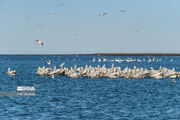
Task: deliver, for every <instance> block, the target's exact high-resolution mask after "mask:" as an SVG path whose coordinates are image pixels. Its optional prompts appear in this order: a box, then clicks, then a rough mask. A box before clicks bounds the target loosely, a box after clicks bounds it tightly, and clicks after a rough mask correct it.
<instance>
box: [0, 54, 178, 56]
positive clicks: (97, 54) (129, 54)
mask: <svg viewBox="0 0 180 120" xmlns="http://www.w3.org/2000/svg"><path fill="white" fill-rule="evenodd" d="M6 55H7V56H8V55H12V56H13V55H14V56H15V55H17V56H21V55H22V56H29V55H32V56H38V55H47V56H48V55H55V56H56V55H60V56H63V55H65V56H66V55H73V56H76V55H78V56H88V55H104V56H180V53H73V54H70V53H68V54H57V53H55V54H52V53H47V54H21V53H18V54H0V56H6Z"/></svg>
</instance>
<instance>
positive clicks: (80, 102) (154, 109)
mask: <svg viewBox="0 0 180 120" xmlns="http://www.w3.org/2000/svg"><path fill="white" fill-rule="evenodd" d="M48 60H50V61H51V64H50V65H47V61H48ZM62 63H65V64H64V67H67V68H70V67H74V65H77V67H82V66H84V67H85V65H88V66H89V65H91V66H93V67H95V66H96V67H97V66H98V65H100V66H103V65H105V66H106V67H107V68H108V67H111V65H112V64H114V66H120V67H121V69H124V68H125V67H128V68H133V67H134V66H136V67H137V68H140V67H143V68H146V69H150V67H153V68H154V69H159V67H160V66H161V67H166V68H168V69H172V68H174V69H175V70H176V71H179V72H180V57H179V56H108V55H105V56H103V55H1V56H0V93H1V94H0V120H36V119H37V120H81V119H82V120H170V119H172V120H174V119H175V120H176V119H180V79H174V80H173V79H169V78H165V79H152V78H148V77H147V78H143V79H131V78H129V79H125V78H117V79H108V78H103V77H102V78H96V79H92V78H86V77H81V78H77V79H71V78H68V77H66V76H56V77H55V78H51V77H50V76H39V75H37V74H36V71H37V68H38V67H39V66H40V67H42V66H45V67H52V68H53V66H57V68H58V67H59V65H60V64H62ZM8 67H10V68H11V70H16V72H17V73H16V75H15V76H8V75H7V74H6V73H7V69H8ZM174 81H176V82H174ZM17 86H33V87H34V88H35V91H34V93H35V94H34V95H32V96H28V95H22V96H21V95H7V94H8V93H12V92H17ZM2 93H7V94H6V95H5V94H2Z"/></svg>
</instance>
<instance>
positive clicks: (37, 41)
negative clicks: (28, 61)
mask: <svg viewBox="0 0 180 120" xmlns="http://www.w3.org/2000/svg"><path fill="white" fill-rule="evenodd" d="M36 44H41V45H42V46H43V45H44V43H43V42H41V41H40V40H36Z"/></svg>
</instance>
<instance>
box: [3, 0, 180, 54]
mask: <svg viewBox="0 0 180 120" xmlns="http://www.w3.org/2000/svg"><path fill="white" fill-rule="evenodd" d="M179 5H180V0H28V1H27V0H0V15H1V16H0V54H86V53H180V47H179V46H180V7H179ZM121 10H124V11H125V12H124V13H121V12H120V11H121ZM49 13H51V14H52V16H48V14H49ZM103 13H107V14H106V15H104V16H99V15H100V14H103ZM27 16H30V17H29V19H26V17H27ZM35 40H41V41H43V42H44V46H41V45H40V44H36V43H35Z"/></svg>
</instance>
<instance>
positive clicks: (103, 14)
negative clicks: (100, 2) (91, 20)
mask: <svg viewBox="0 0 180 120" xmlns="http://www.w3.org/2000/svg"><path fill="white" fill-rule="evenodd" d="M105 15H107V13H102V14H99V16H105Z"/></svg>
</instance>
